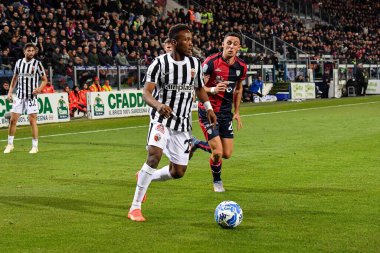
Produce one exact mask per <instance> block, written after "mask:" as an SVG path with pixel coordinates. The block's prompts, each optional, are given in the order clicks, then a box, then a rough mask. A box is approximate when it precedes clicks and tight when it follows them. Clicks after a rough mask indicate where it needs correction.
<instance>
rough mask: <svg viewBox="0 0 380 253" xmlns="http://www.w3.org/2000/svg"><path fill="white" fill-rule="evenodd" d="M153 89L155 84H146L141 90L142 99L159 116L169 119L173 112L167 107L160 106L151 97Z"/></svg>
mask: <svg viewBox="0 0 380 253" xmlns="http://www.w3.org/2000/svg"><path fill="white" fill-rule="evenodd" d="M155 88H156V84H155V83H151V82H146V83H145V86H144V89H143V99H144V100H145V102H146V103H147V104H148V105H149V106H150V107H153V108H155V109H156V110H157V111H158V113H159V114H160V115H162V116H164V117H165V118H169V117H170V116H171V113H172V111H173V110H172V108H170V107H169V106H167V105H165V104H161V103H160V102H158V101H157V100H156V99H155V98H154V97H153V91H154V89H155Z"/></svg>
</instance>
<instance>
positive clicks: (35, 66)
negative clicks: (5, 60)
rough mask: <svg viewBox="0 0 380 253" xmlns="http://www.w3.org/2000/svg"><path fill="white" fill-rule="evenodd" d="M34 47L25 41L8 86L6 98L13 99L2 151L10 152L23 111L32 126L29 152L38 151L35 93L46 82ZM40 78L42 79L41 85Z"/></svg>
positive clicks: (37, 92)
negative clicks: (21, 54) (6, 137)
mask: <svg viewBox="0 0 380 253" xmlns="http://www.w3.org/2000/svg"><path fill="white" fill-rule="evenodd" d="M35 54H36V48H35V46H34V45H33V44H32V43H26V44H25V46H24V55H25V57H24V58H22V59H19V60H18V61H17V62H16V65H15V68H14V74H13V78H12V82H11V87H10V88H9V92H8V96H7V99H8V100H9V101H13V105H12V109H11V119H10V122H9V129H8V145H7V147H6V148H5V150H4V153H5V154H7V153H10V152H12V150H13V148H14V146H13V140H14V136H15V133H16V125H17V121H18V119H19V117H20V115H21V114H22V113H24V112H26V113H27V114H28V117H29V122H30V126H31V127H32V149H31V150H30V151H29V153H30V154H35V153H37V152H38V127H37V113H38V103H37V94H39V93H41V92H42V90H43V88H44V87H45V85H46V83H47V77H46V74H45V70H44V67H43V66H42V63H41V62H40V61H38V60H36V59H34V55H35ZM40 78H41V80H42V82H41V85H39V83H40ZM16 84H17V91H16V94H17V96H16V97H15V98H14V99H13V95H12V93H13V90H14V88H15V87H16Z"/></svg>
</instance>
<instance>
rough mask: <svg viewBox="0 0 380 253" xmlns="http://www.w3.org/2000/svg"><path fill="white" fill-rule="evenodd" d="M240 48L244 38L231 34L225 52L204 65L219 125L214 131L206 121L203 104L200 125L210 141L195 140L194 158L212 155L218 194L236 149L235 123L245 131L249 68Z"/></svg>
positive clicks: (206, 80)
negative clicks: (243, 118)
mask: <svg viewBox="0 0 380 253" xmlns="http://www.w3.org/2000/svg"><path fill="white" fill-rule="evenodd" d="M240 45H241V39H240V35H239V34H237V33H228V34H226V36H225V37H224V40H223V44H222V47H223V52H221V53H216V54H214V55H211V56H209V57H208V58H207V59H206V60H205V61H204V63H203V73H204V80H205V90H206V92H207V93H208V95H209V97H210V102H211V105H212V107H213V108H214V111H215V114H216V116H217V119H218V124H217V126H216V127H215V128H212V127H210V125H209V124H208V122H207V120H206V118H205V115H206V114H205V107H204V105H203V104H202V103H201V102H200V103H199V104H198V116H199V124H200V126H201V128H202V131H203V134H204V136H205V138H206V141H200V140H198V139H197V138H196V137H195V136H193V137H192V148H191V152H190V158H191V157H192V155H193V153H194V152H195V150H196V149H197V148H200V149H202V150H205V151H207V152H210V153H211V157H210V167H211V172H212V175H213V179H214V180H213V181H214V182H213V186H214V191H215V192H224V191H225V189H224V187H223V183H222V179H221V172H222V158H225V159H228V158H230V157H231V155H232V151H233V147H234V142H233V138H234V132H233V127H232V123H233V120H236V121H237V129H238V130H239V129H241V128H242V127H243V124H242V121H241V119H240V113H239V107H240V101H241V96H242V92H243V88H242V82H243V80H244V79H245V78H246V74H247V65H246V64H245V63H244V62H243V61H242V60H241V59H239V58H238V57H237V56H236V54H237V52H238V51H239V49H240ZM232 105H233V107H234V112H233V113H232Z"/></svg>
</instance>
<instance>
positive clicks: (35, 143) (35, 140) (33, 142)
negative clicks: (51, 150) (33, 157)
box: [32, 139, 38, 148]
mask: <svg viewBox="0 0 380 253" xmlns="http://www.w3.org/2000/svg"><path fill="white" fill-rule="evenodd" d="M32 146H33V147H35V148H37V147H38V139H32Z"/></svg>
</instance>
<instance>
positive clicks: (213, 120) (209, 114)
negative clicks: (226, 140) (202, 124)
mask: <svg viewBox="0 0 380 253" xmlns="http://www.w3.org/2000/svg"><path fill="white" fill-rule="evenodd" d="M207 118H208V122H210V124H211V125H212V128H215V126H216V115H215V113H214V110H211V109H210V110H207Z"/></svg>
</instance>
